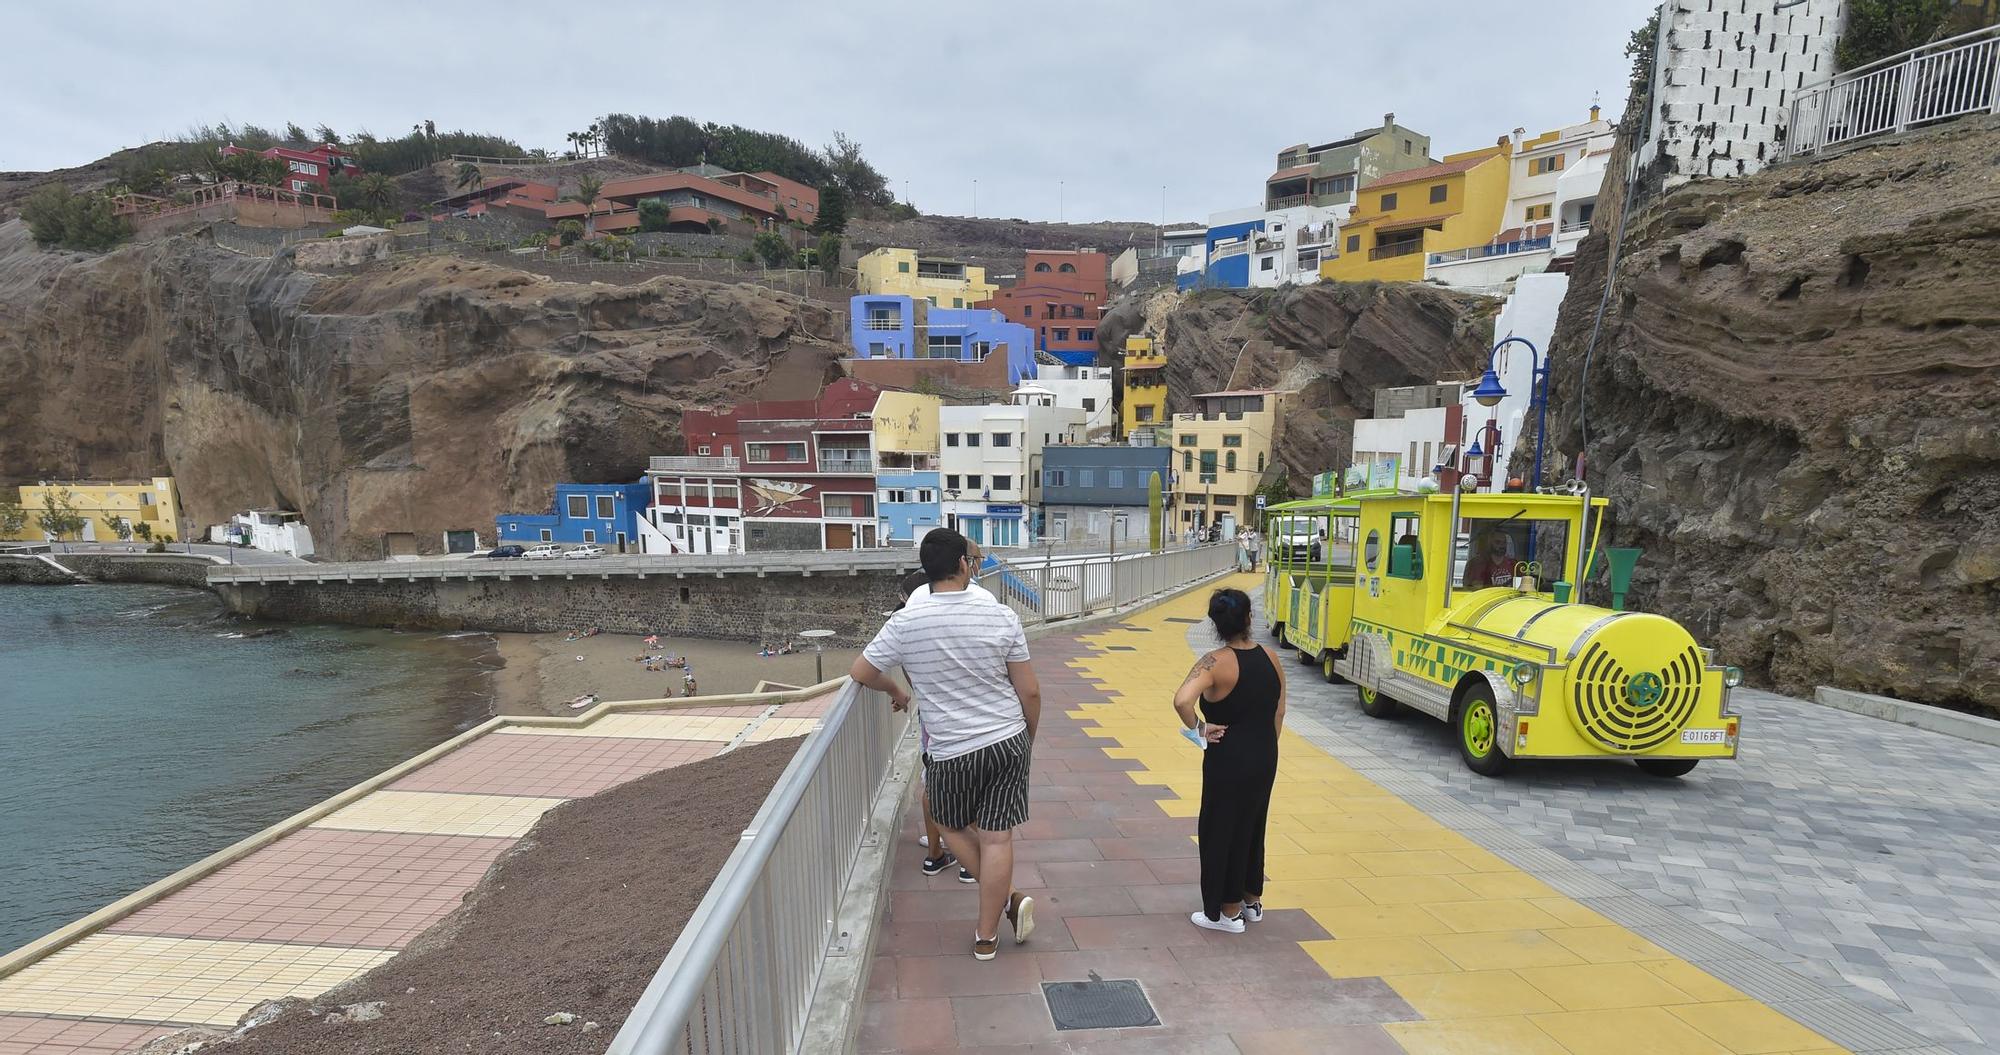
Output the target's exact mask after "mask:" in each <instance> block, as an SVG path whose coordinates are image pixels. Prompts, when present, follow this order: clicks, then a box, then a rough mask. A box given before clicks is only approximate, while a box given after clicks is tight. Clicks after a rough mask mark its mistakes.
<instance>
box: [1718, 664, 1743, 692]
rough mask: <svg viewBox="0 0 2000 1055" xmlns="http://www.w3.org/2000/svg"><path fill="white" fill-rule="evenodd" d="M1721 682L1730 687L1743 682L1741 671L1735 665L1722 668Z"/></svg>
mask: <svg viewBox="0 0 2000 1055" xmlns="http://www.w3.org/2000/svg"><path fill="white" fill-rule="evenodd" d="M1722 684H1723V685H1724V687H1726V688H1731V689H1733V688H1735V687H1736V686H1738V685H1741V684H1743V671H1742V670H1741V669H1740V668H1737V667H1724V668H1722Z"/></svg>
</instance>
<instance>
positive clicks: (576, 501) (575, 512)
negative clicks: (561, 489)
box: [569, 495, 590, 520]
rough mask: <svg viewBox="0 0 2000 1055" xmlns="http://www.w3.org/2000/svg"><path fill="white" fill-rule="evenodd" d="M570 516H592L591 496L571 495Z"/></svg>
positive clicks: (571, 517)
mask: <svg viewBox="0 0 2000 1055" xmlns="http://www.w3.org/2000/svg"><path fill="white" fill-rule="evenodd" d="M569 516H570V519H571V520H583V519H585V518H587V517H589V516H590V496H589V495H570V496H569Z"/></svg>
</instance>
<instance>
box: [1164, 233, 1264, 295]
mask: <svg viewBox="0 0 2000 1055" xmlns="http://www.w3.org/2000/svg"><path fill="white" fill-rule="evenodd" d="M1263 230H1264V220H1263V218H1262V217H1259V218H1257V219H1255V220H1245V221H1243V222H1241V223H1229V224H1211V225H1210V226H1209V228H1208V239H1207V243H1208V245H1207V250H1208V256H1207V261H1208V263H1207V265H1206V266H1205V267H1203V269H1202V270H1201V271H1200V272H1199V273H1196V272H1189V273H1187V274H1184V275H1181V276H1179V277H1178V278H1176V279H1175V280H1174V284H1175V285H1176V286H1177V287H1178V288H1180V289H1192V288H1194V287H1196V286H1200V287H1201V288H1203V289H1249V288H1250V244H1251V242H1253V241H1255V240H1256V237H1257V235H1259V234H1261V233H1262V232H1263Z"/></svg>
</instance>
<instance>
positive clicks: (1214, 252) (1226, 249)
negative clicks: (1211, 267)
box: [1208, 242, 1250, 263]
mask: <svg viewBox="0 0 2000 1055" xmlns="http://www.w3.org/2000/svg"><path fill="white" fill-rule="evenodd" d="M1249 251H1250V243H1248V242H1225V243H1223V244H1221V245H1218V246H1216V247H1215V248H1214V249H1211V250H1209V251H1208V260H1209V263H1214V262H1215V261H1217V260H1227V259H1229V258H1230V257H1232V256H1242V255H1243V254H1245V253H1247V252H1249Z"/></svg>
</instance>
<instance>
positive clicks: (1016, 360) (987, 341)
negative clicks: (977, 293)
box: [848, 293, 1035, 392]
mask: <svg viewBox="0 0 2000 1055" xmlns="http://www.w3.org/2000/svg"><path fill="white" fill-rule="evenodd" d="M961 299H962V298H961ZM848 316H849V320H850V322H849V327H850V329H849V336H848V340H849V342H850V343H851V344H852V345H853V346H854V360H855V361H856V363H859V362H863V361H867V362H870V363H877V364H885V365H883V366H867V367H860V368H854V367H852V366H851V367H850V370H849V372H850V373H851V374H852V375H853V376H856V377H860V378H863V379H865V380H869V381H873V382H875V383H877V384H882V385H897V386H899V387H909V384H910V383H911V382H912V381H914V379H915V377H916V376H918V373H919V372H920V369H919V368H920V367H922V366H924V364H932V363H936V364H938V365H939V366H940V367H944V369H940V370H938V371H936V373H937V374H938V375H940V376H941V377H942V378H943V379H946V380H952V381H956V382H960V383H967V382H971V383H973V384H974V385H975V387H984V386H980V385H978V384H977V381H976V380H975V378H976V377H979V376H983V375H984V373H985V372H983V371H961V370H957V369H953V368H950V367H948V366H947V364H981V363H986V362H988V361H989V360H991V359H993V358H994V357H995V356H998V357H999V362H1000V363H1004V364H1005V370H1004V375H1003V374H1001V373H997V372H996V373H995V374H994V375H993V376H998V377H1002V380H1001V386H1003V387H1001V388H999V391H1003V392H1004V391H1007V390H1009V389H1012V388H1013V387H1014V386H1016V385H1019V384H1020V383H1021V382H1023V381H1027V380H1031V379H1033V378H1034V376H1035V349H1034V345H1035V332H1034V330H1033V329H1031V328H1030V327H1028V326H1027V325H1025V324H1023V323H1018V322H1014V321H1011V320H1009V319H1007V318H1006V317H1005V316H1003V315H1001V314H1000V312H998V311H996V310H994V309H992V308H938V307H932V306H931V304H930V302H929V301H928V300H927V299H925V298H922V297H916V296H912V295H910V294H907V293H862V294H859V295H857V296H855V297H853V298H851V299H850V300H849V301H848ZM890 362H897V363H898V368H896V369H891V368H889V367H888V366H887V365H886V364H887V363H890ZM994 365H996V366H998V365H999V363H995V364H994ZM965 375H971V376H965Z"/></svg>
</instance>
